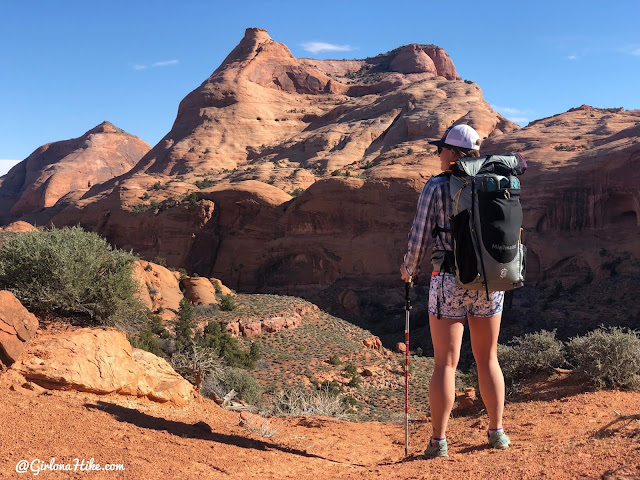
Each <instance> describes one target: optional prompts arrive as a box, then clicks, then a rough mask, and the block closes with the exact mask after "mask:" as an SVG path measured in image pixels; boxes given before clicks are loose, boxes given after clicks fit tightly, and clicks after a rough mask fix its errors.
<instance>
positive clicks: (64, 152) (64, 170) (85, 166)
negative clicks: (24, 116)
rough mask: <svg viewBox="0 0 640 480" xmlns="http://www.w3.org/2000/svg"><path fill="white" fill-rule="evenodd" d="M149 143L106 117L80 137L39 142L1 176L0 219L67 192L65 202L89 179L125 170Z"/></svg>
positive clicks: (18, 215)
mask: <svg viewBox="0 0 640 480" xmlns="http://www.w3.org/2000/svg"><path fill="white" fill-rule="evenodd" d="M149 149H150V147H149V145H148V144H147V143H146V142H144V141H142V140H140V139H139V138H137V137H134V136H133V135H129V134H128V133H126V132H124V131H123V130H121V129H119V128H117V127H115V126H114V125H112V124H111V123H109V122H103V123H101V124H100V125H98V126H96V127H95V128H93V129H91V130H89V131H88V132H86V133H85V134H84V135H82V136H81V137H78V138H73V139H71V140H64V141H60V142H53V143H48V144H46V145H43V146H42V147H40V148H38V149H36V151H34V152H33V153H32V154H31V155H29V156H28V157H27V158H26V159H25V160H23V161H22V162H20V163H18V164H17V165H15V166H14V167H13V168H12V169H11V170H9V172H8V173H7V174H6V175H5V176H4V177H3V179H2V184H1V185H0V221H2V222H7V221H8V220H10V219H16V218H21V217H23V218H24V217H25V216H27V215H29V214H34V213H36V212H38V211H39V210H40V209H42V208H47V207H52V206H54V205H55V204H56V203H57V202H58V201H59V200H60V199H61V198H63V197H65V196H68V195H69V194H71V197H67V198H65V201H66V202H69V201H71V200H72V199H74V198H75V199H77V198H80V196H81V195H82V193H84V192H86V191H87V190H89V189H90V188H91V187H92V186H93V185H96V184H99V183H102V182H105V181H107V180H109V179H111V178H113V177H116V176H118V175H121V174H123V173H125V172H127V171H129V170H130V169H131V167H133V166H134V165H135V164H136V163H137V162H138V160H140V158H142V156H143V155H144V154H145V153H147V152H148V151H149ZM38 218H40V217H38ZM41 218H43V219H44V218H46V217H41ZM40 223H41V224H42V223H46V222H44V221H43V222H40Z"/></svg>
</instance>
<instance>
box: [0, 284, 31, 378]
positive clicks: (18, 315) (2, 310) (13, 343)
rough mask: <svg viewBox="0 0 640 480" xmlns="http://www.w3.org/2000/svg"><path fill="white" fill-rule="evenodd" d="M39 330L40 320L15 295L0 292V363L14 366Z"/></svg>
mask: <svg viewBox="0 0 640 480" xmlns="http://www.w3.org/2000/svg"><path fill="white" fill-rule="evenodd" d="M37 329H38V319H37V318H36V317H35V315H33V314H32V313H29V312H28V311H27V309H26V308H24V307H23V306H22V304H21V303H20V301H19V300H18V299H17V298H16V297H15V296H14V295H13V293H11V292H8V291H6V290H3V291H0V363H3V364H4V365H6V366H10V365H12V364H13V363H14V362H15V361H17V360H18V358H19V357H20V354H21V353H22V351H23V350H24V349H25V347H26V345H27V344H28V343H29V342H30V341H31V339H32V338H33V336H34V335H35V333H36V330H37Z"/></svg>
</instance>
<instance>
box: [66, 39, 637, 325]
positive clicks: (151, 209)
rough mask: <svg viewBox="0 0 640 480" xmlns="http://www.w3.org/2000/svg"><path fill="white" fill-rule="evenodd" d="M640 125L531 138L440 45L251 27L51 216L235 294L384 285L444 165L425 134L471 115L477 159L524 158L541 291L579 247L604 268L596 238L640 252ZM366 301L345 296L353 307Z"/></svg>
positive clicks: (632, 116)
mask: <svg viewBox="0 0 640 480" xmlns="http://www.w3.org/2000/svg"><path fill="white" fill-rule="evenodd" d="M639 115H640V114H639V112H637V111H631V112H625V111H624V110H621V109H594V108H591V107H587V106H582V107H579V108H577V109H572V110H571V111H569V112H566V113H563V114H560V115H556V116H554V117H550V118H547V119H541V120H538V121H536V122H532V123H531V124H530V125H529V126H527V127H526V128H523V129H520V128H519V127H518V126H517V125H515V124H513V123H511V122H509V121H508V120H506V119H504V118H503V117H501V116H500V115H498V114H497V113H496V112H494V111H493V110H492V109H491V107H490V106H489V105H488V104H487V103H486V102H485V101H484V100H483V98H482V91H481V89H480V88H479V86H478V85H476V84H475V83H473V82H471V81H468V80H467V81H463V80H460V78H459V76H458V74H457V73H456V70H455V67H454V66H453V62H452V61H451V59H450V58H449V57H448V56H447V55H446V53H445V52H444V51H443V50H442V49H440V48H438V47H435V46H430V45H409V46H404V47H400V48H398V49H395V50H393V51H391V52H387V53H385V54H382V55H379V56H377V57H373V58H369V59H364V60H345V61H339V60H327V61H322V60H312V59H296V58H295V57H293V55H292V54H291V52H290V51H289V49H288V48H287V47H286V46H285V45H283V44H281V43H278V42H275V41H274V40H272V39H271V38H270V37H269V35H268V34H267V33H266V31H264V30H260V29H249V30H247V32H246V34H245V37H244V38H243V39H242V41H241V42H240V44H239V45H238V46H237V47H236V49H234V50H233V51H232V52H231V53H230V54H229V56H228V57H227V59H225V61H224V62H223V63H222V64H221V65H220V67H218V68H217V69H216V70H215V71H214V72H213V74H212V75H211V76H210V77H209V78H208V79H207V80H205V82H203V83H202V85H200V86H199V87H198V88H197V89H195V90H194V91H193V92H191V93H190V94H189V95H188V96H187V97H186V98H185V99H184V100H183V101H182V102H181V104H180V108H179V112H178V116H177V118H176V121H175V123H174V126H173V128H172V130H171V131H170V132H169V133H168V134H167V135H166V136H165V138H164V139H163V140H162V141H161V142H160V143H159V144H158V145H156V146H155V147H154V148H153V149H152V150H151V151H150V152H149V153H148V154H147V155H145V156H144V158H142V159H141V161H140V162H139V164H138V165H137V166H136V167H135V168H133V169H132V170H131V171H130V172H128V173H126V174H124V175H122V176H120V177H119V178H118V179H114V180H111V181H109V182H106V183H104V184H101V185H99V186H96V187H94V188H92V190H91V191H89V192H87V193H86V194H85V195H84V198H82V199H81V200H77V201H73V202H71V203H70V204H69V206H68V207H67V208H65V209H64V210H63V211H62V212H60V213H59V214H57V215H56V216H55V217H54V219H53V221H54V223H55V224H56V225H58V226H62V225H75V224H81V225H83V226H84V227H85V228H87V229H90V230H93V231H96V232H98V233H99V234H101V235H102V236H104V237H106V238H108V239H109V241H111V242H112V243H113V244H115V245H117V246H118V247H121V248H125V249H130V248H133V249H134V250H135V251H136V252H138V253H140V254H141V255H142V256H143V257H144V258H147V259H153V258H155V257H156V256H160V257H164V258H166V259H167V263H168V265H169V266H172V267H176V268H178V267H184V268H186V269H187V271H189V272H196V273H198V274H199V275H200V276H201V277H211V276H215V277H217V278H220V279H221V280H223V282H224V283H226V284H227V285H229V286H231V287H232V288H234V289H236V290H237V289H244V290H254V291H264V292H268V291H277V292H281V291H283V289H292V290H293V291H295V292H300V291H304V290H305V289H307V290H309V289H318V288H325V287H327V286H329V285H333V284H335V283H336V282H338V281H340V282H344V283H342V284H341V288H352V289H354V290H357V288H356V287H358V286H363V287H364V286H365V285H376V286H386V285H391V284H392V282H395V281H397V268H398V264H399V263H400V261H401V258H402V254H403V252H404V249H405V248H406V232H407V231H408V230H409V228H410V225H411V222H412V219H413V215H414V214H415V206H416V201H417V198H418V196H419V193H420V190H421V188H422V185H423V184H424V182H425V180H426V179H427V178H428V177H429V176H430V175H432V174H435V173H438V172H439V163H438V158H437V156H436V155H435V152H434V151H433V149H432V148H431V147H430V146H429V145H428V143H427V141H428V140H429V139H433V138H438V137H440V136H441V135H442V133H443V132H444V130H445V129H446V128H447V127H448V126H450V125H451V124H452V123H456V122H464V123H468V124H471V125H472V126H473V127H474V128H476V130H478V132H479V133H480V135H481V137H483V138H484V139H485V140H484V143H483V146H482V153H498V152H504V151H520V152H523V153H524V154H525V157H526V158H527V159H528V160H529V162H530V167H529V170H528V172H527V173H526V175H525V176H524V177H523V179H522V182H523V185H524V186H525V188H526V199H525V201H524V202H523V204H524V211H525V232H524V234H525V236H524V239H525V242H526V243H527V244H528V245H529V246H530V248H529V257H528V279H530V280H529V281H530V282H531V283H536V282H537V281H539V280H541V279H542V278H543V277H544V276H545V275H548V274H549V273H550V272H551V270H552V268H553V266H554V265H556V264H566V262H565V260H567V259H568V258H569V257H570V256H571V255H573V253H572V252H575V249H576V245H577V244H579V245H580V246H579V247H578V248H580V250H581V252H591V253H581V255H583V256H584V255H591V258H588V259H587V258H581V259H580V260H579V262H578V263H580V264H584V263H586V264H587V265H591V266H589V268H591V269H594V268H595V264H596V262H597V258H595V257H593V255H594V248H595V245H596V244H597V242H598V241H600V240H597V239H596V237H597V238H600V239H601V238H602V235H605V236H607V240H606V241H607V242H612V243H613V244H615V245H619V246H620V249H621V250H624V251H627V252H630V253H631V254H632V255H634V256H636V255H637V254H638V252H637V251H638V248H640V247H638V246H637V242H635V243H634V242H633V240H632V239H633V238H634V235H637V231H636V229H637V228H638V227H637V225H638V222H640V220H639V218H640V208H638V206H637V205H638V204H639V202H640V200H639V196H638V193H637V188H636V187H635V185H637V178H636V176H635V175H636V172H637V169H633V168H632V167H631V162H633V161H634V159H636V158H637V148H638V147H637V145H638V142H637V138H638V135H639V134H638V131H637V129H638V126H637V125H636V123H637V122H638V121H639V119H638V117H639ZM302 190H304V191H303V192H302ZM301 192H302V193H301ZM608 225H616V226H618V225H619V226H621V227H622V228H623V230H624V231H625V232H628V233H629V235H626V234H625V235H623V236H622V235H618V236H617V237H613V236H612V235H610V234H609V233H610V232H613V231H614V230H615V229H610V228H607V226H608ZM578 232H580V234H579V238H577V239H574V238H573V236H575V235H577V234H578ZM609 237H611V238H609ZM550 245H553V248H550V247H549V246H550ZM583 247H584V248H583ZM596 254H597V253H596ZM426 257H427V256H425V258H426ZM559 262H560V263H559ZM563 262H564V263H563ZM288 291H290V290H288ZM355 300H356V299H354V297H353V296H351V295H348V296H346V295H345V296H343V297H342V299H341V301H342V302H343V306H344V307H345V308H347V309H349V310H350V311H351V312H352V313H353V314H354V315H357V311H358V310H357V309H358V308H359V307H358V304H357V302H356V301H355Z"/></svg>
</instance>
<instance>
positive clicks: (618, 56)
mask: <svg viewBox="0 0 640 480" xmlns="http://www.w3.org/2000/svg"><path fill="white" fill-rule="evenodd" d="M639 25H640V1H637V0H619V1H609V2H604V1H588V0H582V1H557V0H556V1H554V2H551V1H545V0H540V1H537V2H521V1H513V0H512V1H486V2H480V1H475V2H474V1H466V0H457V1H455V2H442V1H441V2H434V1H429V0H421V1H404V2H401V1H396V2H391V1H384V2H382V1H377V0H369V1H349V0H342V1H334V0H325V1H324V2H304V1H299V0H297V1H289V0H282V1H268V0H262V1H251V0H247V1H242V0H240V1H235V2H216V1H213V0H211V1H190V0H182V1H181V2H175V1H173V2H169V1H164V0H156V1H153V2H150V1H143V0H128V1H121V0H112V1H110V2H88V1H86V0H84V1H65V0H58V1H55V2H54V1H45V0H30V1H22V2H17V1H10V0H0V174H4V172H5V171H6V170H7V167H8V166H10V165H11V164H13V163H15V162H16V161H19V160H23V159H24V158H26V157H27V156H28V155H29V154H30V153H31V152H33V150H35V149H36V148H37V147H39V146H40V145H43V144H45V143H48V142H52V141H58V140H65V139H68V138H72V137H77V136H80V135H82V134H83V133H84V132H86V131H87V130H89V129H91V128H93V127H94V126H96V125H97V124H99V123H101V122H102V121H104V120H109V121H111V122H112V123H114V124H115V125H116V126H118V127H120V128H123V129H124V130H126V131H128V132H129V133H132V134H134V135H137V136H139V137H140V138H142V139H143V140H145V141H146V142H148V143H149V144H150V145H151V146H153V145H155V144H156V143H157V142H158V141H159V140H160V139H161V138H162V137H163V136H164V135H165V134H166V133H167V132H168V131H169V130H170V128H171V125H172V124H173V121H174V119H175V116H176V112H177V108H178V103H179V102H180V100H181V99H182V98H184V97H185V96H186V95H187V94H188V93H189V92H190V91H191V90H193V89H194V88H196V87H197V86H198V85H200V84H201V83H202V82H203V81H204V80H205V79H206V78H207V77H208V76H209V75H210V74H211V73H212V72H213V71H214V70H215V69H216V68H217V67H218V65H219V64H220V63H221V62H222V60H223V59H224V58H225V57H226V55H227V54H228V53H229V52H230V51H231V50H232V49H233V47H234V46H235V45H237V43H238V42H239V41H240V40H241V38H242V36H243V35H244V30H245V28H247V27H261V28H266V29H267V30H268V31H269V34H270V36H271V37H272V38H273V39H274V40H276V41H279V42H283V43H285V44H286V45H287V46H288V47H289V48H290V49H291V51H292V53H293V54H294V55H295V56H297V57H313V58H365V57H369V56H375V55H377V54H379V53H384V52H387V51H389V50H392V49H394V48H396V47H398V46H401V45H406V44H409V43H432V44H436V45H439V46H441V47H443V48H444V49H445V50H446V51H447V53H448V54H449V55H450V56H451V58H452V59H453V62H454V63H455V65H456V68H457V70H458V73H459V74H460V76H461V77H462V78H464V79H468V80H473V81H475V82H476V83H477V84H478V85H479V86H480V87H481V88H482V89H483V92H484V98H485V100H487V101H488V102H489V103H490V104H491V105H493V107H494V108H495V109H496V110H497V111H499V112H500V113H502V114H503V115H505V116H506V117H508V118H511V119H512V120H514V121H515V122H517V123H519V124H520V125H523V126H524V125H526V124H527V122H528V121H531V120H535V119H538V118H543V117H546V116H549V115H553V114H556V113H561V112H564V111H566V110H568V109H569V108H572V107H576V106H579V105H581V104H589V105H593V106H596V107H624V108H626V109H639V108H640V91H639V88H638V85H640V28H638V27H639ZM322 44H324V45H322Z"/></svg>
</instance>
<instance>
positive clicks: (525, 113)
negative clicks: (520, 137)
mask: <svg viewBox="0 0 640 480" xmlns="http://www.w3.org/2000/svg"><path fill="white" fill-rule="evenodd" d="M491 108H493V109H494V110H495V111H496V112H498V113H500V114H501V115H504V116H505V117H506V118H508V119H509V120H511V121H512V122H515V123H518V124H520V125H522V124H527V123H529V122H530V121H531V120H530V118H529V117H530V116H531V114H533V113H534V112H533V110H530V109H528V108H527V109H522V108H514V107H501V106H499V105H491Z"/></svg>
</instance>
